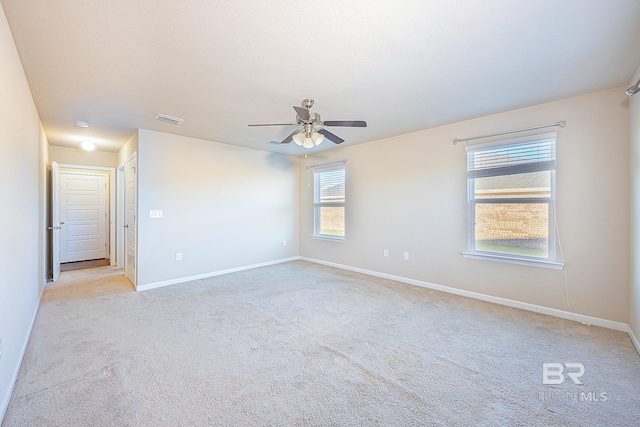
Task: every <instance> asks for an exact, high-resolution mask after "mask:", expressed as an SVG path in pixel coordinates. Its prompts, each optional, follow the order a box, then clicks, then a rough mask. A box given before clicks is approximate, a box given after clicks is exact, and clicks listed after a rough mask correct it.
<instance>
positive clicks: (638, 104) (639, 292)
mask: <svg viewBox="0 0 640 427" xmlns="http://www.w3.org/2000/svg"><path fill="white" fill-rule="evenodd" d="M639 77H640V68H638V70H637V71H636V74H635V75H634V77H633V79H632V80H633V81H632V83H630V85H631V84H634V83H635V82H636V81H637V80H638V78H639ZM629 121H630V128H631V135H630V139H631V155H630V159H631V162H630V163H631V287H630V289H629V326H630V327H631V330H632V332H633V335H634V336H635V339H636V340H640V94H636V95H634V96H632V97H631V98H630V99H629ZM635 344H636V348H638V351H640V347H639V346H638V345H639V344H640V342H638V341H636V343H635Z"/></svg>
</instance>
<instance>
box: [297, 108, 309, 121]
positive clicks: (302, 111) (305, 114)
mask: <svg viewBox="0 0 640 427" xmlns="http://www.w3.org/2000/svg"><path fill="white" fill-rule="evenodd" d="M293 109H294V110H296V113H297V114H298V116H299V117H300V119H302V120H303V121H305V122H307V121H309V120H311V110H309V109H308V108H304V107H293Z"/></svg>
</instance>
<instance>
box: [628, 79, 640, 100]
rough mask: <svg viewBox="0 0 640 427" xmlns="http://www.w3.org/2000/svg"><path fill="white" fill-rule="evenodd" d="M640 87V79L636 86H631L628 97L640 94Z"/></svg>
mask: <svg viewBox="0 0 640 427" xmlns="http://www.w3.org/2000/svg"><path fill="white" fill-rule="evenodd" d="M639 85H640V79H638V81H637V82H636V84H634V85H633V86H631V87H630V88H629V89H627V95H629V96H633V95H635V94H636V93H638V92H640V87H638V86H639Z"/></svg>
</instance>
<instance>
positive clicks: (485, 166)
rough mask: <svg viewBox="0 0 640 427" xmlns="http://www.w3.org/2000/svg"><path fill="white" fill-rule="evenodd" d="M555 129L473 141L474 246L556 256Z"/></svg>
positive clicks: (476, 251)
mask: <svg viewBox="0 0 640 427" xmlns="http://www.w3.org/2000/svg"><path fill="white" fill-rule="evenodd" d="M555 143H556V134H555V133H550V134H544V135H537V136H535V137H525V138H518V139H511V140H508V141H498V142H493V143H488V144H479V145H475V146H469V147H467V148H466V151H467V161H468V167H467V179H468V189H469V196H468V197H469V252H470V253H467V254H465V256H466V255H483V254H484V255H487V256H489V257H500V258H510V259H522V260H529V261H541V262H545V261H547V262H552V263H554V261H555V239H554V214H555V170H556V149H555Z"/></svg>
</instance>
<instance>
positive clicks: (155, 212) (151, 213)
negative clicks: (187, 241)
mask: <svg viewBox="0 0 640 427" xmlns="http://www.w3.org/2000/svg"><path fill="white" fill-rule="evenodd" d="M149 218H162V210H150V211H149Z"/></svg>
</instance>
